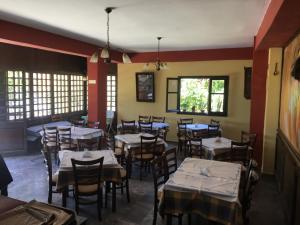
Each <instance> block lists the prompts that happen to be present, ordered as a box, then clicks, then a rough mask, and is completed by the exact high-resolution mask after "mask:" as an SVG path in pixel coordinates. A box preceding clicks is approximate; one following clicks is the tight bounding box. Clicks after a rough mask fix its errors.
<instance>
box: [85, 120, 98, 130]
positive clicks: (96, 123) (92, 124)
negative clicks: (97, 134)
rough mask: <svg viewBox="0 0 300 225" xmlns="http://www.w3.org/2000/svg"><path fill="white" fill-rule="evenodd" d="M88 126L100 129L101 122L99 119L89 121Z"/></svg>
mask: <svg viewBox="0 0 300 225" xmlns="http://www.w3.org/2000/svg"><path fill="white" fill-rule="evenodd" d="M87 127H88V128H94V129H100V128H101V127H100V122H99V121H95V122H94V121H88V122H87Z"/></svg>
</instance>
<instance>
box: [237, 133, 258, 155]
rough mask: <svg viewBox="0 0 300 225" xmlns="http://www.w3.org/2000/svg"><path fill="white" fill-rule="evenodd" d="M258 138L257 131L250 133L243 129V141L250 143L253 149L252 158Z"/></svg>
mask: <svg viewBox="0 0 300 225" xmlns="http://www.w3.org/2000/svg"><path fill="white" fill-rule="evenodd" d="M256 138H257V134H256V133H249V132H246V131H241V142H243V143H249V146H250V147H251V148H252V149H251V158H252V157H253V151H254V149H255V144H256Z"/></svg>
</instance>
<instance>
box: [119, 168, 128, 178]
mask: <svg viewBox="0 0 300 225" xmlns="http://www.w3.org/2000/svg"><path fill="white" fill-rule="evenodd" d="M120 172H121V177H122V178H125V177H126V175H127V172H126V170H125V169H124V168H122V169H121V171H120Z"/></svg>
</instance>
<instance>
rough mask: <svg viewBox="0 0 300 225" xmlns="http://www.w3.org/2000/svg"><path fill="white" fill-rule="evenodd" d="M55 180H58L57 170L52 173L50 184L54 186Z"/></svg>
mask: <svg viewBox="0 0 300 225" xmlns="http://www.w3.org/2000/svg"><path fill="white" fill-rule="evenodd" d="M57 181H58V171H57V172H56V173H54V174H52V186H56V184H57Z"/></svg>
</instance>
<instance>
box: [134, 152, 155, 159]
mask: <svg viewBox="0 0 300 225" xmlns="http://www.w3.org/2000/svg"><path fill="white" fill-rule="evenodd" d="M135 158H136V159H152V158H154V155H153V154H152V153H145V154H142V156H141V154H136V155H135Z"/></svg>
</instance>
